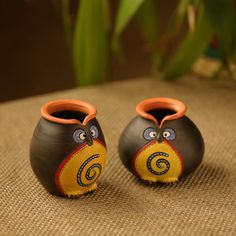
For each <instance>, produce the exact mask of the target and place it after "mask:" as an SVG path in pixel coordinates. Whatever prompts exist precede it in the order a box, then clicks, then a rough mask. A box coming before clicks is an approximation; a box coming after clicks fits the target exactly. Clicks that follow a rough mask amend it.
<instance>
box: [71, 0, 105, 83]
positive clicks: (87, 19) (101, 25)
mask: <svg viewBox="0 0 236 236" xmlns="http://www.w3.org/2000/svg"><path fill="white" fill-rule="evenodd" d="M107 4H108V3H107V2H106V0H96V1H88V0H81V1H80V4H79V10H78V17H77V22H76V26H75V32H74V39H73V58H74V66H75V73H76V77H77V81H78V85H89V84H95V83H97V82H100V81H101V80H102V79H103V77H104V76H105V71H106V66H107V61H108V17H107V16H108V15H107V12H106V11H107V9H108V7H107Z"/></svg>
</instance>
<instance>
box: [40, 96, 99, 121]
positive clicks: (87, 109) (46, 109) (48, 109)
mask: <svg viewBox="0 0 236 236" xmlns="http://www.w3.org/2000/svg"><path fill="white" fill-rule="evenodd" d="M66 110H72V111H79V112H83V113H85V114H86V117H85V119H84V120H83V122H82V123H81V122H80V121H79V120H77V119H63V118H58V117H54V116H52V115H51V114H52V113H54V112H57V111H66ZM96 114H97V111H96V108H95V107H94V106H93V105H91V104H89V103H87V102H84V101H81V100H76V99H60V100H54V101H51V102H48V103H46V104H44V105H43V106H42V107H41V115H42V117H43V118H45V119H46V120H49V121H52V122H54V123H58V124H80V125H86V124H87V123H88V121H90V120H91V119H93V118H94V117H95V116H96Z"/></svg>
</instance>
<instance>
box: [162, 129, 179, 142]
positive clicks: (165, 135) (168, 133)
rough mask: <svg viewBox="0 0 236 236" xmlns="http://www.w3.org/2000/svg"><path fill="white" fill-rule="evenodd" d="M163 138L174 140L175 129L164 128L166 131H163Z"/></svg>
mask: <svg viewBox="0 0 236 236" xmlns="http://www.w3.org/2000/svg"><path fill="white" fill-rule="evenodd" d="M162 136H163V138H165V139H166V140H174V139H175V136H176V135H175V131H174V130H173V129H171V128H167V129H165V130H164V132H163V133H162Z"/></svg>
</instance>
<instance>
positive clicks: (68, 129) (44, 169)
mask: <svg viewBox="0 0 236 236" xmlns="http://www.w3.org/2000/svg"><path fill="white" fill-rule="evenodd" d="M91 127H92V128H94V127H96V136H95V137H93V136H92V135H91ZM78 131H79V132H84V133H83V134H82V135H81V134H80V136H81V138H83V140H79V139H78V138H79V136H78V135H77V133H78ZM76 135H77V136H76ZM105 161H106V147H105V139H104V136H103V133H102V130H101V128H100V125H99V123H98V121H97V120H96V118H93V119H91V120H89V122H88V123H87V124H86V125H83V124H81V123H78V124H61V123H56V122H52V121H50V120H47V119H45V118H43V117H42V118H41V119H40V120H39V122H38V125H37V127H36V128H35V131H34V133H33V137H32V140H31V146H30V162H31V166H32V169H33V172H34V173H35V175H36V177H37V178H38V180H39V181H40V183H41V184H42V185H43V186H44V188H45V189H46V190H47V191H48V192H50V193H52V194H55V195H61V196H69V197H76V196H78V195H81V194H84V193H86V192H90V191H92V190H94V189H95V188H96V180H97V178H98V177H99V176H100V174H101V172H103V170H104V167H105Z"/></svg>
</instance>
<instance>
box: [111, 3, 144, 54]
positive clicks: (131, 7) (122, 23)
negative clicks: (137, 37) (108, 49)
mask: <svg viewBox="0 0 236 236" xmlns="http://www.w3.org/2000/svg"><path fill="white" fill-rule="evenodd" d="M143 2H144V0H120V2H119V8H118V12H117V16H116V21H115V29H114V33H113V39H112V49H113V51H114V52H115V53H116V54H117V55H120V54H121V53H120V42H119V35H120V34H121V32H122V31H123V30H124V28H125V27H126V25H127V24H128V22H129V21H130V20H131V19H132V17H133V16H134V15H135V13H136V12H137V10H138V9H139V7H140V6H141V5H142V3H143Z"/></svg>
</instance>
